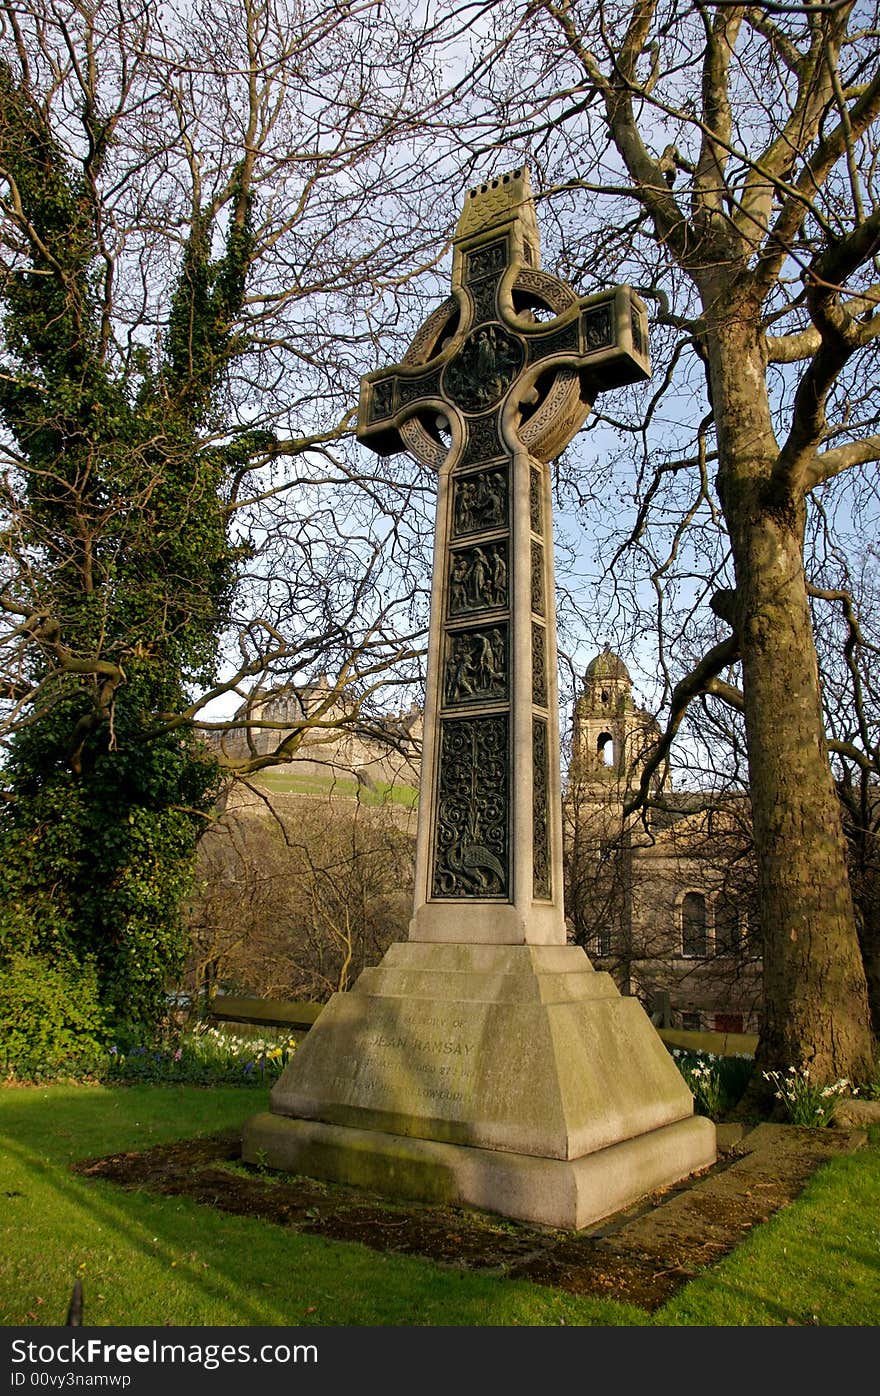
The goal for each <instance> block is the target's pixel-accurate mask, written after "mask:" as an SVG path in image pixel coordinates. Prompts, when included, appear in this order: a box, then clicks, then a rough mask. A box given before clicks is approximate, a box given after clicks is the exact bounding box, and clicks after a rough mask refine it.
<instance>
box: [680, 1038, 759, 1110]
mask: <svg viewBox="0 0 880 1396" xmlns="http://www.w3.org/2000/svg"><path fill="white" fill-rule="evenodd" d="M672 1056H673V1058H674V1060H675V1064H676V1066H677V1067H678V1069H679V1071H680V1072H681V1074H682V1076H683V1077H684V1079H685V1081H686V1082H687V1085H688V1089H689V1090H690V1092H691V1094H692V1095H693V1097H694V1107H695V1109H696V1112H697V1114H698V1115H708V1117H709V1118H710V1119H717V1117H718V1116H719V1115H723V1114H724V1113H725V1112H726V1111H727V1110H731V1109H732V1108H733V1106H734V1105H736V1103H737V1101H738V1100H739V1099H740V1097H741V1096H742V1094H743V1092H744V1091H745V1088H746V1086H747V1085H748V1082H749V1077H750V1076H751V1074H752V1070H753V1067H754V1063H753V1061H752V1059H751V1057H717V1056H715V1055H714V1053H712V1052H686V1051H683V1050H682V1048H680V1047H675V1048H673V1051H672Z"/></svg>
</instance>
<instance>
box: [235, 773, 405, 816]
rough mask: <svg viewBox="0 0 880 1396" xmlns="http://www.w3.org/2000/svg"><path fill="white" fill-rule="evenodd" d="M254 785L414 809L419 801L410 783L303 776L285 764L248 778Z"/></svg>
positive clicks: (291, 793) (367, 803)
mask: <svg viewBox="0 0 880 1396" xmlns="http://www.w3.org/2000/svg"><path fill="white" fill-rule="evenodd" d="M252 779H253V782H254V784H255V785H262V786H264V787H265V789H266V790H270V791H273V792H275V793H276V794H282V795H285V794H290V795H329V794H333V795H341V796H347V797H349V798H350V799H355V798H357V799H359V800H360V802H361V804H364V805H385V804H392V805H403V806H404V808H406V809H415V807H416V805H417V804H418V802H419V792H418V790H417V789H416V787H415V786H413V785H403V784H400V785H385V784H382V783H380V782H377V783H376V784H375V786H373V787H370V786H366V785H362V786H358V783H357V781H356V780H355V779H354V777H353V776H337V775H333V776H307V775H298V774H297V773H296V771H293V770H290V769H288V768H286V767H277V768H270V769H269V770H266V771H261V772H260V773H259V775H257V776H254V777H252Z"/></svg>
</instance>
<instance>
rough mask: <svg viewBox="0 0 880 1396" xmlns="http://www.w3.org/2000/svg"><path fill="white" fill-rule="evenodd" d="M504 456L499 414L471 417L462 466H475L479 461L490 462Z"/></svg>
mask: <svg viewBox="0 0 880 1396" xmlns="http://www.w3.org/2000/svg"><path fill="white" fill-rule="evenodd" d="M503 455H504V449H503V447H502V445H501V438H500V437H499V434H498V418H497V414H496V413H494V412H493V414H492V416H491V417H469V418H468V424H467V442H466V444H465V448H464V452H463V453H462V457H461V462H460V464H461V465H462V466H465V465H475V464H476V462H477V461H481V462H482V461H490V460H492V459H493V458H494V459H498V458H500V457H501V456H503Z"/></svg>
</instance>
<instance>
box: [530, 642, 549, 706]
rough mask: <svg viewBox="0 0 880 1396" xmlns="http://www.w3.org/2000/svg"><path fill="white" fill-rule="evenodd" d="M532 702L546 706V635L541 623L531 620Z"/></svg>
mask: <svg viewBox="0 0 880 1396" xmlns="http://www.w3.org/2000/svg"><path fill="white" fill-rule="evenodd" d="M532 702H533V703H537V705H538V707H540V708H546V706H547V636H546V633H545V630H544V627H543V625H536V624H535V622H534V621H532Z"/></svg>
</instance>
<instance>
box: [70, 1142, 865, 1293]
mask: <svg viewBox="0 0 880 1396" xmlns="http://www.w3.org/2000/svg"><path fill="white" fill-rule="evenodd" d="M865 1141H866V1135H865V1132H864V1131H863V1130H860V1129H800V1128H796V1127H795V1126H790V1125H771V1124H762V1125H757V1126H755V1127H751V1128H750V1127H748V1126H742V1125H726V1126H725V1125H722V1126H720V1127H719V1160H718V1162H717V1163H716V1164H714V1165H713V1166H712V1167H711V1168H708V1169H704V1170H703V1171H702V1172H701V1173H698V1174H695V1175H694V1176H693V1177H692V1178H690V1179H688V1180H687V1181H686V1182H685V1183H682V1184H677V1185H676V1186H674V1187H671V1188H667V1189H666V1190H664V1191H663V1192H659V1193H654V1194H652V1195H651V1197H649V1198H646V1199H644V1200H643V1201H642V1202H641V1203H639V1204H638V1205H637V1206H635V1207H632V1208H630V1209H629V1210H628V1211H626V1212H621V1213H618V1214H617V1215H615V1216H613V1217H610V1218H607V1219H606V1220H605V1221H604V1222H602V1223H600V1224H598V1225H596V1226H594V1227H590V1228H587V1229H585V1230H583V1231H580V1232H565V1231H554V1230H551V1229H549V1228H546V1227H539V1226H533V1225H529V1224H527V1223H524V1222H514V1221H510V1220H508V1219H506V1218H501V1217H496V1216H493V1215H491V1214H489V1213H486V1212H478V1211H473V1210H470V1209H466V1208H456V1207H446V1206H437V1205H433V1204H422V1203H406V1204H403V1203H394V1202H390V1201H388V1200H386V1199H382V1198H377V1197H375V1196H373V1195H371V1194H367V1193H364V1192H361V1191H358V1190H356V1189H354V1188H348V1187H343V1186H341V1185H339V1184H335V1183H324V1182H320V1181H316V1180H315V1179H311V1178H303V1177H293V1176H289V1175H272V1174H265V1173H260V1171H259V1170H257V1169H251V1168H248V1167H247V1166H245V1165H243V1164H242V1163H241V1156H240V1146H239V1139H238V1136H237V1135H234V1134H225V1135H216V1136H213V1137H211V1138H201V1139H193V1140H187V1141H183V1142H180V1143H175V1144H165V1145H158V1146H157V1147H155V1148H152V1149H148V1150H146V1151H145V1152H143V1153H124V1154H112V1155H110V1156H109V1157H106V1158H97V1159H88V1160H85V1161H84V1162H81V1163H78V1164H75V1165H73V1167H74V1169H75V1171H76V1172H78V1173H80V1174H83V1175H85V1176H86V1177H89V1178H103V1179H105V1180H107V1181H109V1182H113V1183H116V1184H118V1185H120V1186H122V1187H125V1188H132V1189H145V1190H147V1191H149V1192H156V1193H164V1194H166V1195H172V1196H183V1197H188V1198H190V1199H191V1200H192V1201H195V1202H199V1203H202V1204H204V1205H206V1206H209V1207H217V1208H220V1209H221V1210H223V1211H226V1212H232V1213H235V1214H237V1215H241V1216H251V1217H260V1218H262V1219H263V1220H265V1221H268V1222H272V1223H274V1224H276V1225H278V1226H289V1227H291V1228H294V1229H295V1230H297V1231H300V1232H305V1233H309V1234H312V1235H319V1236H325V1237H329V1238H331V1239H334V1240H339V1241H360V1242H361V1243H362V1244H363V1245H365V1246H371V1247H372V1248H373V1249H374V1250H377V1251H386V1252H396V1253H399V1254H405V1255H418V1256H424V1257H427V1258H428V1259H430V1260H432V1261H434V1262H436V1263H437V1264H441V1265H454V1266H459V1267H461V1266H464V1267H469V1268H473V1269H481V1270H487V1271H491V1272H494V1273H496V1274H498V1275H501V1276H506V1277H508V1278H511V1279H528V1280H532V1281H535V1282H537V1283H540V1284H545V1285H554V1286H556V1287H558V1288H560V1289H564V1290H567V1291H569V1292H571V1293H573V1294H589V1295H595V1296H600V1297H603V1298H607V1299H617V1300H621V1301H625V1302H628V1303H631V1304H637V1305H639V1306H640V1307H641V1308H643V1309H647V1310H648V1311H649V1312H650V1311H653V1310H654V1309H656V1308H657V1307H659V1305H661V1304H663V1303H665V1302H666V1301H667V1300H668V1299H669V1298H671V1296H672V1295H673V1294H674V1293H675V1292H676V1290H677V1289H678V1288H679V1287H680V1286H681V1285H683V1284H685V1283H686V1282H687V1281H688V1280H690V1279H693V1278H694V1276H695V1275H697V1274H699V1273H700V1271H702V1270H704V1269H705V1268H707V1267H708V1266H712V1265H714V1264H716V1263H717V1262H718V1261H719V1260H720V1259H721V1258H722V1257H723V1256H725V1255H727V1254H728V1253H729V1252H730V1251H732V1250H733V1249H734V1247H735V1246H737V1245H738V1243H739V1242H740V1241H741V1240H742V1239H743V1237H744V1235H745V1234H746V1233H747V1232H748V1231H749V1230H751V1228H752V1227H754V1226H758V1225H760V1224H761V1223H762V1222H764V1221H766V1220H767V1219H768V1218H769V1217H771V1216H772V1215H773V1214H774V1212H776V1211H778V1210H779V1208H780V1207H785V1206H787V1205H788V1203H790V1202H792V1201H793V1200H794V1199H795V1198H796V1197H797V1196H798V1195H799V1193H801V1192H802V1191H803V1188H804V1187H805V1186H806V1184H807V1182H808V1181H809V1179H810V1178H811V1177H812V1175H813V1173H814V1172H815V1171H816V1169H817V1168H819V1167H821V1165H822V1164H823V1163H825V1162H827V1160H828V1159H830V1158H833V1157H834V1156H835V1155H837V1154H840V1153H846V1152H850V1151H852V1150H853V1149H857V1148H860V1147H862V1145H864V1143H865Z"/></svg>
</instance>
